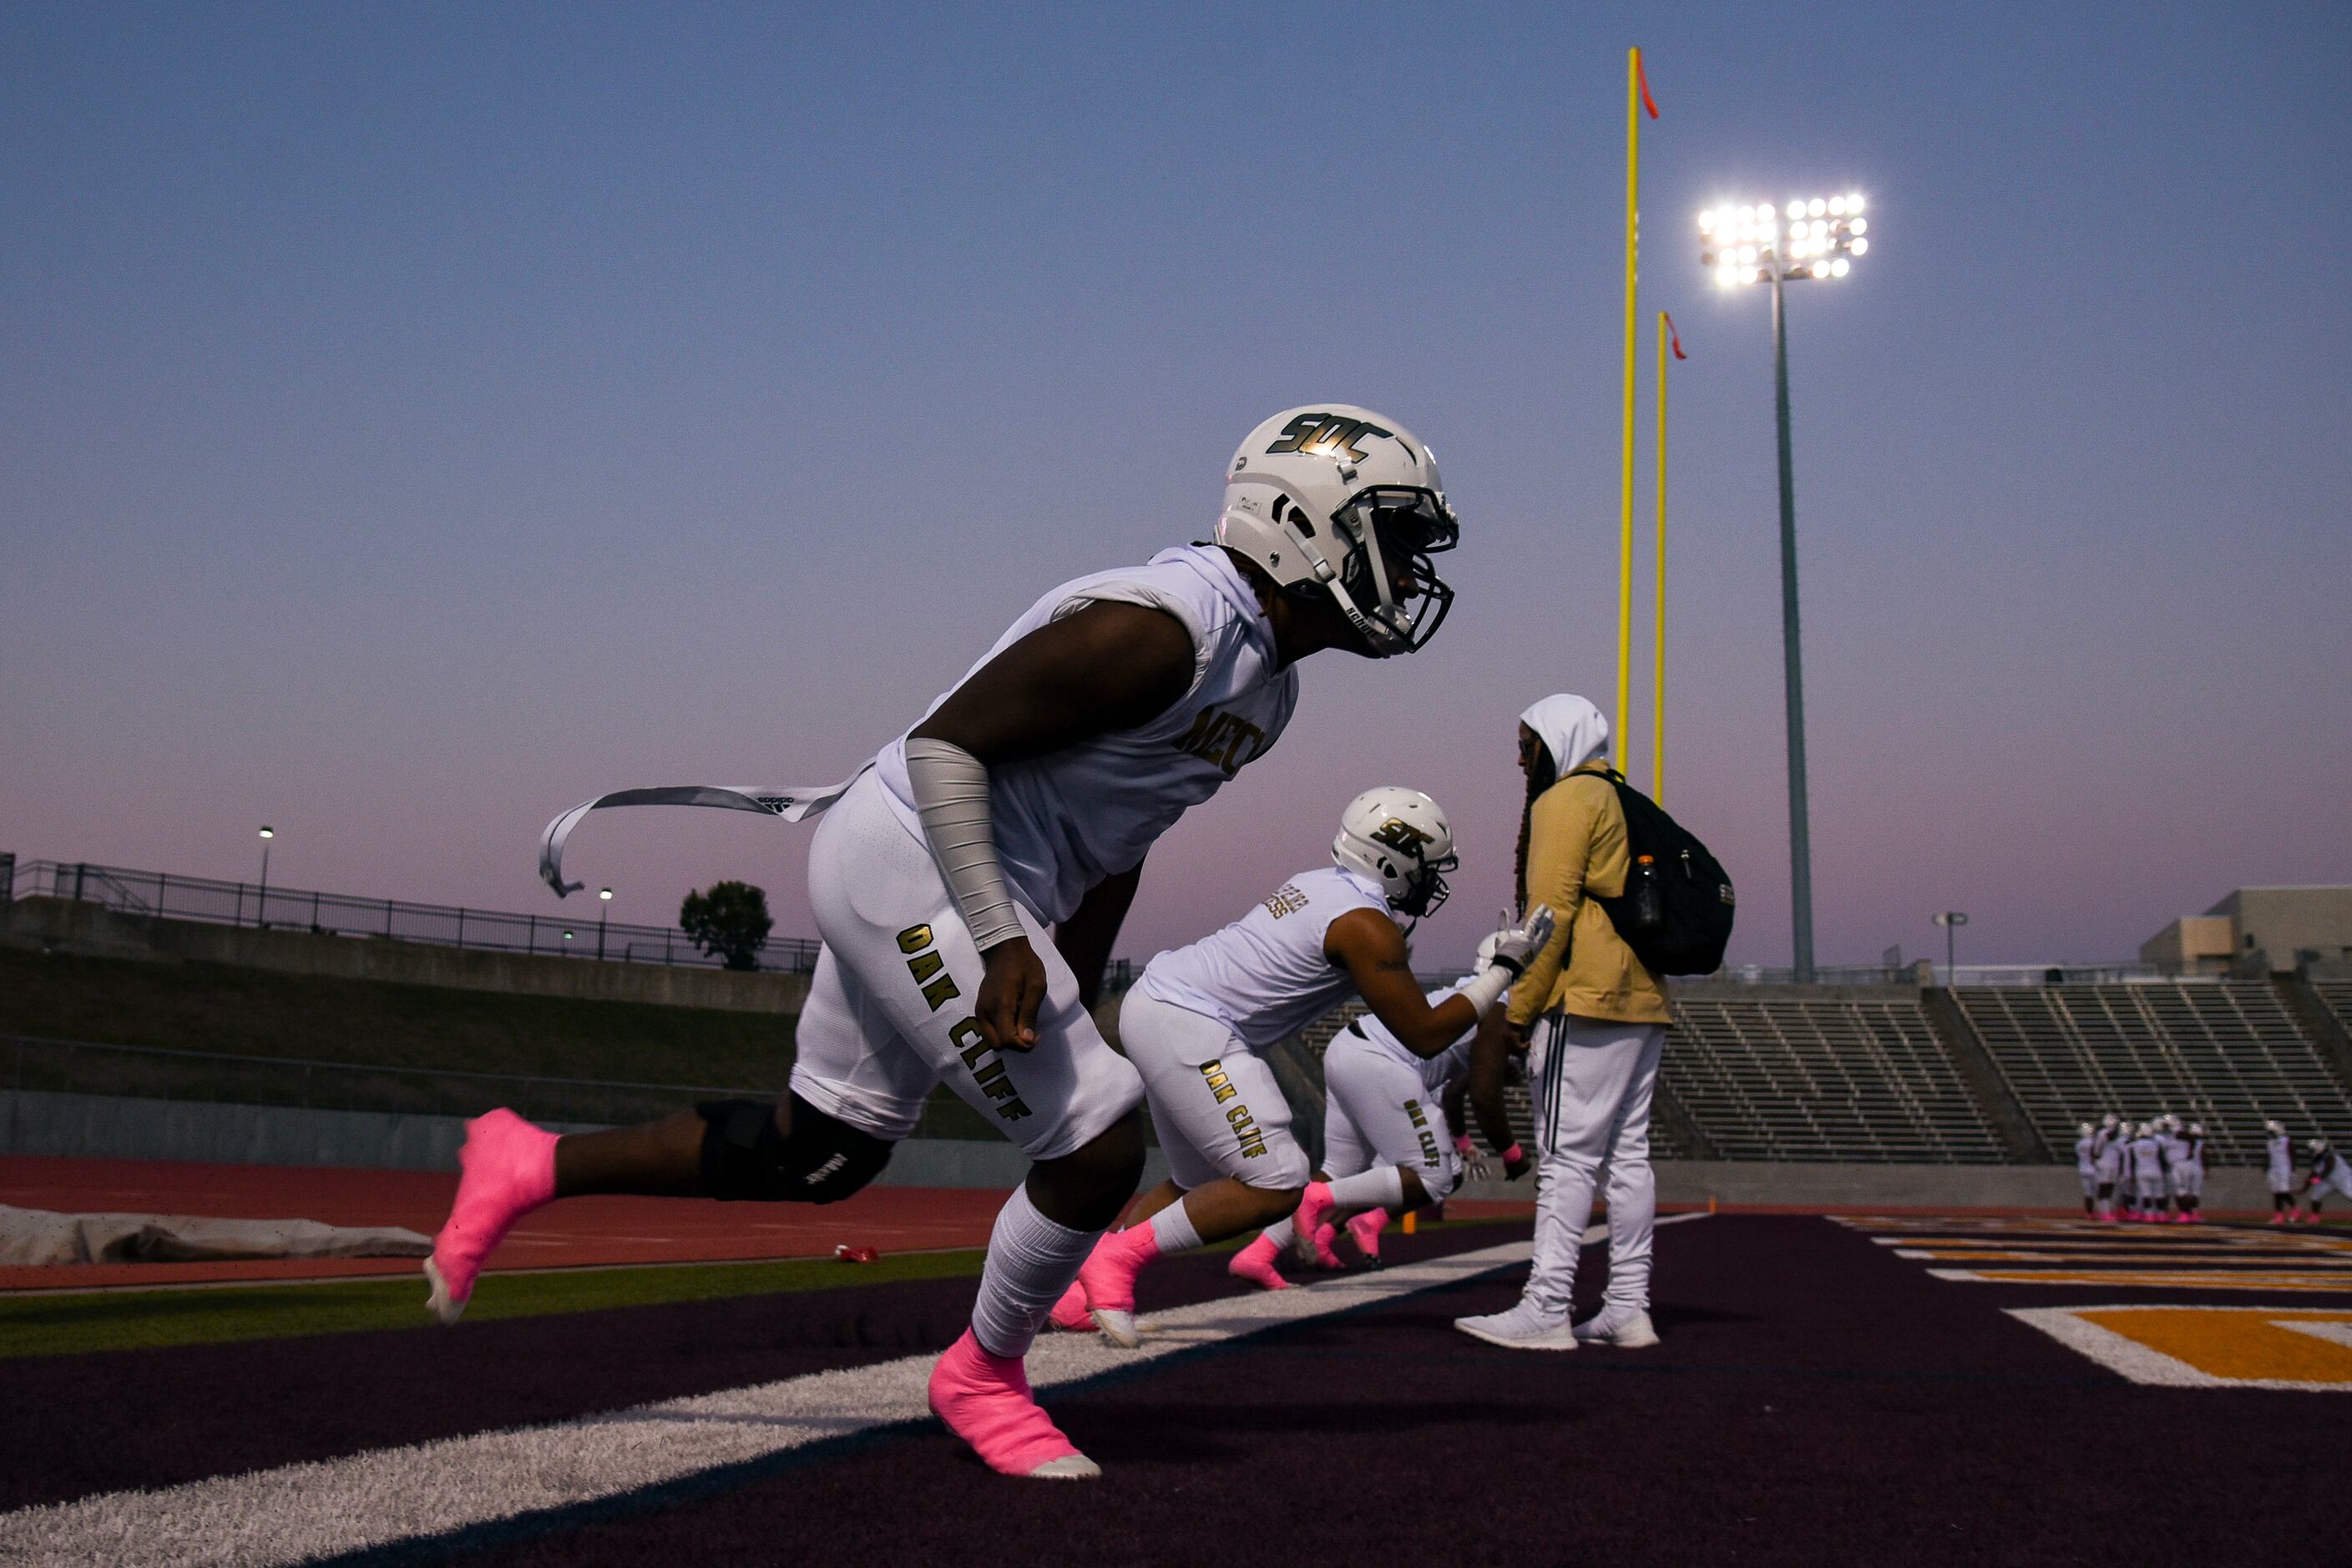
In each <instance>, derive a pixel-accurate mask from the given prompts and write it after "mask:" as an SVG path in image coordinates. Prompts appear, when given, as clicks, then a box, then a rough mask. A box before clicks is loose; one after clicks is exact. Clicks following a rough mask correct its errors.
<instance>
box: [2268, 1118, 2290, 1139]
mask: <svg viewBox="0 0 2352 1568" xmlns="http://www.w3.org/2000/svg"><path fill="white" fill-rule="evenodd" d="M2263 1131H2265V1132H2267V1133H2269V1134H2270V1135H2271V1136H2272V1137H2273V1138H2275V1137H2277V1136H2278V1135H2279V1134H2280V1133H2282V1132H2284V1131H2286V1123H2285V1122H2284V1121H2265V1122H2263Z"/></svg>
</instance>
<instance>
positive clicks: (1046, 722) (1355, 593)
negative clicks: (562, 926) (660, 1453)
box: [426, 404, 1458, 1478]
mask: <svg viewBox="0 0 2352 1568" xmlns="http://www.w3.org/2000/svg"><path fill="white" fill-rule="evenodd" d="M1457 537H1458V526H1457V524H1456V521H1455V519H1454V513H1453V511H1452V510H1450V509H1449V508H1448V507H1447V505H1446V502H1445V499H1444V491H1443V489H1441V486H1440V481H1439V479H1438V473H1437V467H1436V464H1435V462H1434V460H1433V458H1431V456H1430V454H1429V451H1428V448H1426V447H1423V445H1422V444H1421V443H1420V442H1419V441H1418V440H1417V439H1415V438H1414V437H1412V434H1411V433H1409V432H1408V431H1406V430H1405V428H1404V427H1403V426H1401V425H1399V424H1397V423H1396V422H1395V421H1393V420H1391V419H1387V418H1384V417H1382V416H1379V415H1376V414H1373V413H1371V412H1370V411H1368V410H1365V409H1361V408H1353V407H1349V406H1345V405H1337V404H1332V405H1319V406H1314V407H1307V408H1300V409H1294V410H1290V411H1287V412H1286V413H1283V414H1279V415H1276V416H1275V417H1274V418H1272V419H1270V420H1268V421H1266V422H1265V424H1263V425H1261V426H1258V427H1257V429H1255V431H1253V432H1252V433H1251V434H1250V436H1249V437H1248V438H1247V439H1245V440H1244V442H1243V443H1242V446H1241V448H1240V450H1239V451H1237V452H1236V453H1235V454H1234V459H1233V462H1232V464H1231V465H1230V466H1229V467H1228V468H1227V470H1226V474H1225V490H1224V508H1223V514H1222V515H1221V516H1220V517H1219V519H1218V521H1217V529H1216V542H1215V543H1213V544H1205V545H1192V546H1188V547H1185V548H1181V549H1175V550H1168V551H1163V552H1160V554H1159V555H1157V556H1155V557H1154V558H1153V559H1152V561H1151V562H1150V564H1148V565H1145V566H1141V567H1137V568H1133V569H1129V570H1122V571H1113V572H1103V573H1097V574H1094V575H1092V576H1088V577H1082V578H1079V579H1077V580H1076V581H1074V582H1071V583H1068V584H1064V585H1062V586H1061V587H1058V588H1056V589H1055V590H1054V591H1053V592H1052V593H1050V594H1047V595H1045V597H1044V598H1042V599H1040V600H1038V601H1037V602H1036V604H1035V605H1033V606H1031V608H1030V609H1029V610H1028V611H1027V613H1025V614H1024V616H1022V617H1021V618H1020V619H1019V620H1018V621H1016V622H1015V623H1014V624H1013V626H1012V628H1011V629H1010V630H1008V631H1007V632H1006V633H1005V634H1004V635H1003V637H1001V638H999V639H998V641H997V643H996V646H995V647H992V648H991V649H990V650H989V652H988V654H987V655H986V657H984V658H982V660H981V661H980V662H979V663H978V664H976V665H975V666H973V667H972V668H971V671H970V672H969V673H967V674H966V675H965V676H964V678H963V679H961V681H960V682H958V683H957V685H956V686H955V687H954V688H953V689H951V690H950V691H949V692H948V693H946V694H945V695H944V696H942V697H941V698H940V699H939V700H937V701H936V702H935V703H933V705H932V707H931V709H930V710H929V712H928V713H927V714H926V715H925V716H924V717H923V719H922V720H921V721H920V722H919V723H917V724H916V725H915V726H914V727H913V728H912V729H911V730H909V731H907V732H906V734H905V735H904V736H903V737H902V738H900V739H899V740H897V741H893V742H891V743H890V744H889V745H887V746H886V747H885V748H883V750H882V752H880V753H879V755H877V757H876V758H875V759H874V761H873V762H872V763H869V764H868V765H867V766H866V768H864V769H862V770H860V772H859V773H857V774H856V775H855V776H853V778H851V779H850V780H848V781H846V782H845V784H840V785H836V786H834V787H832V788H830V789H824V790H798V789H789V788H787V789H762V788H743V789H739V788H722V787H716V786H688V787H679V788H674V789H655V790H632V791H624V792H622V793H621V794H619V795H607V796H604V797H602V798H601V799H599V800H597V801H593V802H591V803H589V804H588V805H584V806H581V807H578V808H575V809H574V810H573V811H571V812H567V813H566V814H565V815H564V816H562V817H559V818H557V819H556V820H555V822H553V823H551V824H550V825H549V827H548V830H547V832H546V834H545V835H544V836H543V837H542V839H541V873H542V875H544V876H545V877H546V878H547V879H548V880H549V881H550V882H551V884H553V885H554V886H555V887H556V889H557V890H558V891H559V892H562V891H565V890H567V889H570V888H572V887H574V886H576V885H577V884H568V883H565V882H564V881H563V879H562V848H563V843H564V840H565V838H566V837H567V836H568V835H569V834H570V832H571V830H572V826H574V825H576V824H577V823H578V821H579V820H580V819H581V817H582V816H584V815H585V814H586V813H587V812H589V811H591V810H593V809H595V808H596V807H598V806H600V805H646V804H682V805H712V806H721V807H726V808H729V809H735V810H745V811H761V812H768V813H772V814H773V815H777V816H786V817H799V816H807V815H810V814H812V813H814V812H815V811H817V810H824V809H826V808H828V807H829V808H830V809H829V810H827V814H826V816H825V817H824V822H823V823H822V824H821V825H820V826H819V827H818V829H817V833H816V837H815V840H814V844H813V846H812V847H811V851H810V857H809V899H810V903H811V905H812V907H813V909H814V912H815V915H816V921H817V928H818V931H819V932H820V934H821V935H822V936H823V938H824V951H823V953H822V955H821V956H820V957H819V959H818V963H817V969H816V974H815V977H814V982H813V984H812V987H811V990H810V994H809V997H808V1001H807V1003H806V1005H805V1007H804V1010H803V1012H802V1014H801V1016H800V1020H799V1026H798V1030H797V1046H796V1053H795V1058H794V1061H793V1070H792V1079H791V1092H790V1093H789V1094H788V1095H787V1096H786V1097H785V1098H784V1099H783V1100H782V1101H781V1102H779V1103H778V1104H776V1105H774V1106H769V1105H766V1104H763V1103H761V1102H759V1101H751V1100H745V1101H713V1102H710V1103H709V1104H705V1105H701V1106H698V1107H697V1108H695V1109H694V1110H687V1111H681V1112H679V1113H678V1114H677V1115H675V1116H672V1117H669V1118H667V1120H664V1121H657V1122H652V1123H648V1124H646V1125H644V1126H641V1127H635V1128H625V1129H617V1130H614V1131H609V1132H596V1133H585V1134H580V1135H576V1136H572V1137H566V1138H562V1139H561V1140H558V1139H557V1138H556V1137H555V1136H554V1135H552V1134H551V1133H548V1132H545V1131H541V1129H538V1128H535V1127H532V1126H531V1125H530V1123H528V1122H525V1121H522V1120H521V1119H520V1117H517V1116H515V1115H514V1114H513V1113H512V1112H510V1111H507V1112H493V1113H491V1114H490V1115H489V1116H487V1117H483V1118H480V1119H478V1120H477V1121H474V1122H473V1123H471V1124H470V1125H469V1128H468V1133H467V1145H466V1149H465V1151H464V1152H463V1154H462V1155H461V1163H462V1164H463V1166H464V1175H463V1177H462V1178H461V1181H460V1184H459V1188H458V1194H457V1202H456V1205H455V1207H454V1208H453V1210H452V1213H451V1215H450V1219H449V1221H448V1223H447V1224H446V1226H444V1227H443V1229H442V1231H441V1234H440V1236H439V1237H437V1238H436V1243H435V1248H434V1255H433V1258H432V1259H431V1260H430V1261H429V1262H428V1264H427V1266H426V1272H427V1275H428V1277H429V1278H430V1279H431V1281H432V1284H433V1297H432V1301H431V1306H432V1308H433V1310H434V1311H435V1313H436V1315H437V1316H439V1317H441V1318H442V1319H443V1321H454V1320H455V1319H456V1317H457V1313H458V1312H459V1311H461V1310H463V1308H464V1305H465V1302H466V1300H467V1298H468V1297H469V1296H470V1294H471V1292H472V1289H473V1286H474V1281H475V1278H476V1276H477V1275H478V1271H479V1269H480V1267H481V1264H482V1260H483V1258H485V1257H486V1256H487V1255H488V1252H489V1250H490V1248H491V1247H494V1246H495V1245H496V1244H497V1242H498V1240H499V1237H501V1236H503V1235H504V1234H505V1233H506V1231H507V1229H508V1228H509V1226H512V1224H513V1223H514V1221H515V1220H516V1219H517V1218H519V1217H520V1215H523V1214H525V1213H527V1212H529V1211H530V1209H532V1208H535V1207H537V1206H538V1205H541V1204H544V1203H547V1202H549V1201H551V1200H552V1199H554V1198H556V1197H559V1196H570V1195H572V1194H585V1193H638V1194H681V1195H702V1196H708V1197H717V1198H725V1199H750V1200H764V1201H770V1202H773V1201H802V1202H814V1203H826V1202H832V1201H835V1200H836V1199H839V1198H844V1197H847V1196H848V1195H850V1194H853V1193H855V1192H856V1191H857V1190H858V1189H859V1188H860V1187H862V1186H863V1185H865V1184H866V1183H867V1182H868V1181H871V1180H872V1179H873V1177H874V1176H875V1175H876V1173H878V1172H879V1171H880V1170H881V1168H882V1167H883V1165H884V1164H885V1163H887V1161H888V1159H889V1157H890V1151H891V1147H892V1145H893V1144H894V1143H895V1142H897V1141H898V1140H899V1139H901V1138H904V1137H905V1136H906V1135H907V1134H908V1132H909V1131H912V1129H913V1127H914V1125H915V1121H916V1117H917V1115H918V1113H919V1110H920V1109H921V1106H922V1102H923V1100H924V1098H925V1097H926V1096H927V1095H928V1094H929V1092H930V1090H931V1089H932V1087H933V1085H934V1084H936V1083H938V1082H940V1081H945V1082H947V1083H948V1084H950V1086H951V1087H953V1089H955V1091H956V1092H957V1093H958V1094H959V1095H961V1097H962V1098H963V1099H964V1100H967V1101H968V1102H969V1103H971V1105H972V1106H974V1107H975V1108H977V1109H978V1110H980V1111H981V1112H982V1114H983V1115H985V1116H987V1117H988V1118H989V1119H990V1120H991V1121H992V1123H993V1124H994V1125H997V1126H999V1127H1000V1128H1002V1129H1003V1131H1004V1133H1005V1135H1006V1136H1007V1137H1009V1138H1011V1139H1013V1141H1014V1142H1017V1143H1019V1144H1020V1145H1021V1147H1022V1149H1023V1150H1024V1152H1026V1153H1027V1154H1028V1155H1029V1156H1030V1158H1031V1160H1032V1161H1033V1162H1034V1163H1033V1164H1032V1166H1031V1169H1030V1173H1029V1177H1028V1179H1027V1181H1026V1182H1025V1183H1024V1184H1023V1185H1022V1186H1021V1187H1020V1188H1018V1189H1016V1190H1015V1192H1014V1193H1013V1196H1012V1198H1011V1199H1010V1200H1009V1201H1008V1202H1007V1203H1006V1205H1005V1206H1004V1210H1003V1213H1002V1214H1001V1215H999V1217H998V1220H997V1224H996V1226H995V1230H994V1234H993V1236H992V1238H991V1240H990V1243H989V1248H988V1258H987V1262H986V1265H985V1267H984V1269H983V1272H982V1278H981V1284H980V1290H979V1297H978V1300H977V1302H976V1304H975V1306H974V1309H973V1313H972V1323H971V1330H970V1331H968V1332H966V1333H965V1334H964V1335H963V1336H962V1338H961V1339H960V1340H959V1341H958V1342H956V1344H955V1345H954V1347H953V1348H951V1349H950V1351H949V1352H947V1354H946V1355H945V1356H944V1357H942V1358H941V1360H940V1363H939V1365H938V1367H937V1368H936V1370H935V1371H934V1372H933V1373H932V1376H931V1383H930V1400H931V1408H932V1409H933V1410H934V1411H935V1412H936V1413H938V1415H940V1418H941V1419H942V1420H943V1421H944V1422H946V1424H947V1425H948V1426H949V1427H950V1429H952V1430H953V1431H955V1432H956V1433H958V1434H959V1435H960V1436H962V1437H963V1438H964V1439H965V1440H966V1441H968V1442H970V1443H971V1445H972V1447H974V1448H976V1449H977V1450H978V1451H979V1453H980V1455H981V1458H983V1459H984V1460H986V1461H987V1462H988V1463H989V1464H990V1465H991V1466H992V1467H994V1468H996V1469H998V1470H1001V1471H1003V1472H1005V1473H1007V1474H1012V1475H1023V1476H1041V1477H1052V1478H1071V1477H1081V1476H1092V1475H1095V1474H1097V1469H1096V1467H1095V1466H1094V1464H1093V1462H1092V1461H1090V1460H1088V1459H1087V1458H1086V1457H1085V1456H1084V1455H1082V1454H1080V1453H1079V1452H1078V1451H1077V1450H1076V1448H1075V1447H1073V1446H1072V1445H1071V1444H1070V1442H1069V1441H1068V1439H1067V1438H1066V1437H1065V1436H1063V1435H1062V1433H1061V1432H1060V1431H1059V1430H1057V1429H1056V1428H1055V1426H1054V1424H1053V1423H1052V1421H1050V1420H1049V1419H1047V1417H1046V1416H1045V1413H1044V1412H1043V1411H1042V1410H1040V1409H1039V1408H1038V1407H1037V1405H1036V1404H1035V1402H1034V1399H1032V1398H1031V1396H1030V1393H1029V1387H1028V1382H1027V1378H1026V1376H1025V1374H1024V1371H1023V1366H1022V1358H1023V1357H1024V1354H1025V1353H1026V1352H1027V1350H1028V1348H1029V1345H1030V1342H1031V1341H1032V1340H1033V1339H1034V1335H1035V1333H1036V1331H1037V1329H1038V1327H1039V1325H1040V1324H1042V1322H1043V1321H1044V1320H1045V1313H1046V1311H1047V1310H1049V1309H1050V1308H1051V1307H1052V1305H1053V1303H1054V1302H1055V1300H1056V1299H1057V1298H1059V1297H1060V1295H1061V1294H1062V1292H1063V1290H1064V1289H1066V1288H1067V1286H1068V1285H1069V1283H1070V1281H1071V1279H1072V1278H1073V1277H1074V1276H1075V1275H1076V1271H1077V1268H1078V1265H1079V1264H1080V1263H1081V1262H1082V1261H1083V1260H1084V1259H1085V1258H1086V1256H1087V1252H1088V1250H1089V1249H1090V1248H1091V1247H1093V1245H1094V1241H1095V1237H1097V1234H1099V1233H1100V1232H1101V1231H1102V1229H1103V1227H1104V1226H1108V1224H1109V1223H1110V1222H1111V1220H1112V1219H1113V1218H1114V1217H1116V1216H1117V1215H1118V1211H1119V1209H1120V1207H1121V1205H1124V1204H1125V1203H1126V1202H1127V1200H1128V1198H1129V1195H1130V1194H1132V1193H1133V1192H1134V1190H1135V1184H1136V1180H1137V1178H1138V1176H1139V1173H1140V1170H1141V1167H1142V1162H1143V1132H1142V1123H1141V1119H1140V1117H1139V1115H1138V1114H1137V1103H1138V1101H1139V1100H1140V1099H1141V1098H1142V1092H1143V1090H1142V1084H1141V1082H1140V1080H1139V1079H1138V1077H1137V1075H1136V1071H1135V1069H1134V1068H1133V1067H1131V1066H1129V1063H1128V1061H1127V1060H1126V1059H1125V1058H1122V1057H1120V1056H1119V1055H1118V1053H1117V1052H1115V1051H1113V1050H1112V1049H1111V1048H1110V1047H1109V1046H1108V1044H1107V1043H1106V1042H1105V1041H1104V1040H1103V1038H1102V1037H1101V1034H1100V1033H1099V1031H1097V1028H1096V1026H1095V1024H1094V1020H1093V1018H1092V1017H1091V1016H1089V1014H1088V1012H1087V1003H1088V1001H1089V1000H1090V999H1092V997H1093V996H1094V994H1095V991H1096V988H1097V984H1099V979H1100V976H1101V973H1102V971H1103V968H1104V965H1105V963H1106V962H1107V959H1108V954H1109V951H1110V946H1111V942H1112V941H1113V939H1114V938H1115V937H1116V935H1117V933H1118V928H1119V924H1120V921H1122V919H1123V918H1124V916H1125V913H1126V910H1127V908H1128V904H1129V900H1131V899H1132V898H1133V897H1134V894H1135V889H1136V885H1137V880H1138V879H1139V876H1140V873H1141V868H1142V862H1143V858H1144V856H1145V854H1146V852H1147V851H1148V850H1149V849H1150V847H1151V844H1152V841H1153V840H1154V839H1156V838H1157V837H1159V836H1160V834H1161V833H1162V832H1164V831H1165V830H1166V829H1167V828H1168V827H1169V826H1171V824H1173V823H1174V822H1175V821H1176V819H1177V818H1178V817H1179V816H1181V814H1182V813H1183V811H1184V810H1185V808H1186V807H1188V806H1191V805H1198V804H1200V803H1201V802H1202V801H1204V800H1206V799H1208V798H1209V796H1210V795H1213V794H1214V793H1215V792H1216V790H1217V789H1218V787H1219V786H1220V785H1222V784H1223V783H1224V782H1225V781H1226V780H1228V779H1230V778H1232V777H1233V776H1234V773H1236V772H1237V771H1238V770H1239V769H1240V768H1242V767H1243V766H1244V765H1245V764H1247V763H1251V762H1253V761H1255V760H1256V759H1257V758H1259V757H1261V756H1263V755H1265V752H1266V751H1267V750H1268V749H1269V748H1270V747H1272V746H1273V744H1274V743H1275V742H1276V739H1277V738H1278V737H1279V736H1280V735H1281V733H1282V731H1283V727H1284V726H1285V725H1286V723H1287V722H1288V721H1289V719H1290V715H1291V710H1292V708H1293V706H1294V704H1295V703H1296V701H1297V690H1298V676H1297V661H1298V660H1299V659H1301V658H1305V657H1307V655H1309V654H1312V653H1315V652H1317V651H1318V650H1320V649H1323V648H1330V647H1341V648H1346V649H1348V650H1349V651H1351V652H1355V653H1358V654H1362V655H1366V656H1369V657H1375V658H1385V657H1388V656H1391V655H1394V654H1401V653H1405V652H1409V651H1411V650H1412V649H1414V648H1417V647H1420V646H1421V645H1422V644H1423V643H1424V642H1426V641H1427V640H1428V638H1429V637H1430V636H1431V635H1432V634H1433V633H1434V632H1435V631H1436V629H1437V626H1438V624H1439V622H1440V621H1441V620H1442V619H1443V618H1444V612H1445V610H1446V608H1447V606H1448V605H1449V604H1450V602H1451V600H1452V596H1453V595H1452V590H1451V589H1449V588H1447V587H1446V586H1445V584H1444V583H1443V582H1442V581H1440V580H1439V578H1438V576H1437V574H1436V572H1435V569H1434V567H1433V564H1432V562H1431V559H1430V558H1431V556H1432V555H1433V554H1434V553H1435V552H1440V551H1443V550H1446V549H1450V548H1451V547H1452V546H1453V545H1454V542H1455V541H1456V539H1457ZM1049 927H1050V928H1052V931H1051V934H1050V936H1049V934H1048V929H1047V928H1049Z"/></svg>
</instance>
